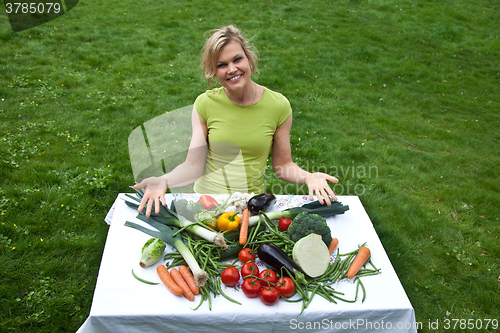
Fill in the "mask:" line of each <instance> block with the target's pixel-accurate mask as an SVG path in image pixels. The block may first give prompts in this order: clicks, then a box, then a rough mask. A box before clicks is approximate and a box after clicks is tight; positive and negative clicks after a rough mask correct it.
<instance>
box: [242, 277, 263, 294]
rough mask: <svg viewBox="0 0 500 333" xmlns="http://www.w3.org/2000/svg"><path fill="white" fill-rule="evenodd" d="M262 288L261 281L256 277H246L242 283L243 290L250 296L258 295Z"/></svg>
mask: <svg viewBox="0 0 500 333" xmlns="http://www.w3.org/2000/svg"><path fill="white" fill-rule="evenodd" d="M261 288H262V287H261V286H260V282H259V280H258V279H256V278H248V279H245V281H243V284H242V285H241V290H243V293H244V294H245V296H246V297H249V298H254V297H258V296H259V292H260V289H261Z"/></svg>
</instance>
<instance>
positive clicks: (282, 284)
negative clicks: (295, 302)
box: [275, 277, 295, 297]
mask: <svg viewBox="0 0 500 333" xmlns="http://www.w3.org/2000/svg"><path fill="white" fill-rule="evenodd" d="M275 287H276V289H278V291H279V292H280V294H281V296H283V297H290V296H292V295H293V293H294V292H295V283H294V282H293V280H292V279H290V278H289V277H282V278H280V279H279V280H278V283H276V286H275Z"/></svg>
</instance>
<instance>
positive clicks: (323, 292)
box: [317, 284, 337, 303]
mask: <svg viewBox="0 0 500 333" xmlns="http://www.w3.org/2000/svg"><path fill="white" fill-rule="evenodd" d="M319 289H320V290H321V291H322V292H321V293H317V294H318V295H320V296H321V297H323V298H324V299H326V300H327V301H329V302H330V303H337V302H336V301H335V300H334V299H333V297H331V296H330V295H329V291H328V290H327V289H326V287H325V286H323V285H321V284H320V285H319Z"/></svg>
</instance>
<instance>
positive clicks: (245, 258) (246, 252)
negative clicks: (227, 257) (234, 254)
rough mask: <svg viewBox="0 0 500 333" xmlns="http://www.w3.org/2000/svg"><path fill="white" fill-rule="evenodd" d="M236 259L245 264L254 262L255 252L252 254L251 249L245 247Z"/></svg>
mask: <svg viewBox="0 0 500 333" xmlns="http://www.w3.org/2000/svg"><path fill="white" fill-rule="evenodd" d="M238 259H239V260H240V261H241V262H242V263H246V262H249V261H251V262H254V261H255V252H253V250H252V249H249V248H248V247H246V248H244V249H243V250H241V251H240V253H238Z"/></svg>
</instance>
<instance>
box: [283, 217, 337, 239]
mask: <svg viewBox="0 0 500 333" xmlns="http://www.w3.org/2000/svg"><path fill="white" fill-rule="evenodd" d="M287 232H288V237H289V238H290V239H291V240H292V241H294V242H296V241H298V240H299V239H301V238H303V237H305V236H307V235H310V234H318V235H320V236H321V238H322V239H323V242H325V244H326V246H328V245H330V243H331V241H332V232H331V230H330V227H329V226H328V224H327V223H326V219H325V218H323V217H321V216H319V215H318V214H312V213H308V212H305V211H304V212H302V213H300V214H298V215H297V216H295V218H294V219H293V221H292V223H291V224H290V226H289V227H288V230H287Z"/></svg>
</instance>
